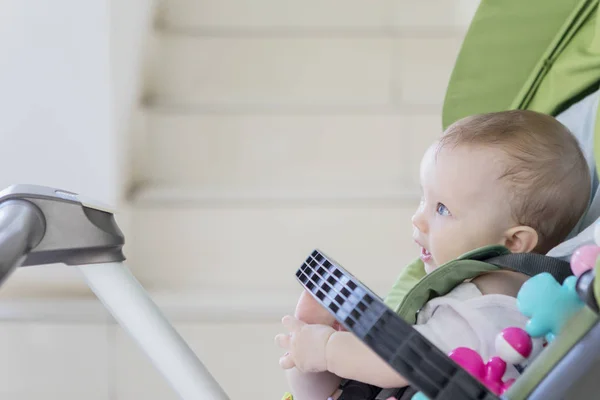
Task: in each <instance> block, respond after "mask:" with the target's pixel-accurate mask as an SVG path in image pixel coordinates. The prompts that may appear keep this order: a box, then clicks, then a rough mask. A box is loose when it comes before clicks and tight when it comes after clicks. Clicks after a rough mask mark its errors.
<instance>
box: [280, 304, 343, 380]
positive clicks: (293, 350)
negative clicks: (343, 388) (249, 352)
mask: <svg viewBox="0 0 600 400" xmlns="http://www.w3.org/2000/svg"><path fill="white" fill-rule="evenodd" d="M281 322H282V323H283V326H284V327H285V328H286V329H287V330H288V331H289V332H290V333H289V334H279V335H277V336H276V337H275V342H276V343H277V344H278V345H279V347H281V348H283V349H285V350H286V351H287V353H285V354H284V355H283V357H281V358H280V359H279V365H280V366H281V368H283V369H290V368H294V367H296V368H297V369H298V370H299V371H300V372H323V371H327V357H326V353H325V349H326V347H327V341H328V340H329V338H330V337H331V335H332V334H333V333H334V332H335V330H334V329H333V328H332V327H331V326H326V325H309V324H306V323H304V322H302V321H300V320H298V319H296V318H294V317H291V316H289V315H288V316H285V317H283V320H282V321H281Z"/></svg>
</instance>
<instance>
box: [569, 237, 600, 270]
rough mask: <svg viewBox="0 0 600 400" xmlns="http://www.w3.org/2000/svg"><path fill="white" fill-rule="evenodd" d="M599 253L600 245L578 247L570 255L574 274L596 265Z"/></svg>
mask: <svg viewBox="0 0 600 400" xmlns="http://www.w3.org/2000/svg"><path fill="white" fill-rule="evenodd" d="M599 255H600V247H599V246H597V245H595V244H589V245H586V246H582V247H580V248H578V249H577V250H576V251H575V253H573V256H572V257H571V270H572V271H573V274H575V276H581V274H583V273H584V272H586V271H589V270H590V269H592V268H594V267H595V266H596V260H597V259H598V256H599Z"/></svg>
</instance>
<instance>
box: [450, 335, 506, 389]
mask: <svg viewBox="0 0 600 400" xmlns="http://www.w3.org/2000/svg"><path fill="white" fill-rule="evenodd" d="M449 357H450V358H451V359H452V360H454V361H455V362H456V363H457V364H458V365H460V366H461V367H463V368H464V369H465V370H466V371H467V372H469V373H470V374H471V375H473V376H474V377H475V378H476V379H478V380H479V381H480V382H481V383H483V384H484V385H485V386H486V387H487V388H488V389H490V391H492V392H493V393H494V394H496V395H501V394H502V393H504V392H505V391H506V390H507V389H508V388H509V387H510V385H511V384H512V382H513V381H512V380H510V381H506V382H503V381H502V376H503V375H504V372H506V363H505V362H504V361H503V360H502V359H501V358H500V357H492V358H490V360H489V361H488V362H487V363H485V364H484V363H483V360H482V359H481V357H480V356H479V354H478V353H477V352H476V351H475V350H471V349H469V348H467V347H459V348H457V349H454V350H453V351H451V352H450V354H449Z"/></svg>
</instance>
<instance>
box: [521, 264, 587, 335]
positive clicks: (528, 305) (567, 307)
mask: <svg viewBox="0 0 600 400" xmlns="http://www.w3.org/2000/svg"><path fill="white" fill-rule="evenodd" d="M576 283H577V277H575V276H570V277H568V278H567V279H565V281H564V283H563V284H562V285H561V284H559V283H558V282H557V281H556V279H554V278H553V277H552V275H550V274H549V273H547V272H544V273H541V274H539V275H536V276H534V277H532V278H530V279H528V280H527V281H526V282H525V283H524V284H523V286H522V287H521V290H520V291H519V294H518V295H517V306H518V307H519V310H520V311H521V313H522V314H523V315H525V316H526V317H529V318H530V320H529V322H527V325H526V326H525V330H526V331H527V333H528V334H529V335H530V336H531V337H542V336H543V337H545V338H546V340H547V341H548V342H551V341H552V340H554V338H555V336H556V335H557V334H558V333H559V332H560V331H561V329H562V327H563V326H564V325H565V323H566V322H567V321H568V320H569V319H570V318H571V317H572V316H573V315H574V314H575V313H577V311H579V310H580V309H581V308H582V307H583V302H582V301H581V300H580V298H579V296H578V295H577V292H576V290H575V286H576Z"/></svg>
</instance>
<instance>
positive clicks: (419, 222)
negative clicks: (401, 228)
mask: <svg viewBox="0 0 600 400" xmlns="http://www.w3.org/2000/svg"><path fill="white" fill-rule="evenodd" d="M411 221H412V224H413V227H414V228H415V229H417V230H419V231H421V232H422V233H427V223H426V221H425V218H423V214H422V213H421V212H416V213H415V214H414V215H413V216H412V218H411Z"/></svg>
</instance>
